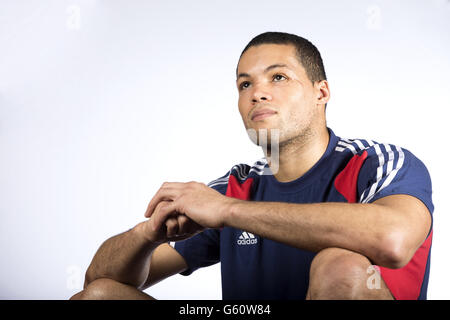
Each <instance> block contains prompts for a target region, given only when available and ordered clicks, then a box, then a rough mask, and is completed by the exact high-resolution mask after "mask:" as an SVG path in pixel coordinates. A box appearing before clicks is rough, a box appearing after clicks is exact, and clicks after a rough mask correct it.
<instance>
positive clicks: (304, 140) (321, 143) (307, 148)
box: [269, 127, 330, 182]
mask: <svg viewBox="0 0 450 320" xmlns="http://www.w3.org/2000/svg"><path fill="white" fill-rule="evenodd" d="M329 139H330V135H329V133H328V129H327V128H326V127H324V128H323V130H320V131H318V132H314V133H312V134H308V135H304V136H302V137H297V138H294V139H292V140H291V141H289V142H288V143H285V144H280V148H279V159H278V160H279V161H278V166H277V167H275V165H274V164H271V163H269V165H270V168H271V169H272V171H276V173H275V174H274V176H275V178H276V179H277V180H278V181H279V182H289V181H293V180H296V179H298V178H300V177H301V176H303V175H304V174H305V173H306V172H308V170H309V169H311V168H312V167H313V166H314V165H315V164H316V163H317V162H318V161H319V160H320V158H321V157H322V155H323V154H324V153H325V151H326V149H327V146H328V142H329ZM272 159H273V158H272ZM274 169H278V170H274Z"/></svg>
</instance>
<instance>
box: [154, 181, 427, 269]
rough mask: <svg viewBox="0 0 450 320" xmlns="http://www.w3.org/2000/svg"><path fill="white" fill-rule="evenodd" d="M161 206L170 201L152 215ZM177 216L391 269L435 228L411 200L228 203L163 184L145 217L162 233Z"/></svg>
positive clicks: (199, 190) (187, 186)
mask: <svg viewBox="0 0 450 320" xmlns="http://www.w3.org/2000/svg"><path fill="white" fill-rule="evenodd" d="M161 200H171V201H170V202H169V204H168V205H167V206H166V207H164V208H163V209H161V210H159V211H158V212H156V211H154V208H155V207H156V206H157V204H158V203H159V201H161ZM174 211H176V212H181V213H183V214H185V215H186V216H188V217H189V218H191V219H192V220H194V221H195V222H197V223H198V224H200V225H202V226H203V227H206V228H221V227H224V226H230V227H234V228H239V229H242V230H246V231H249V232H252V233H255V234H257V235H260V236H262V237H265V238H268V239H272V240H275V241H279V242H282V243H285V244H288V245H291V246H294V247H297V248H301V249H306V250H311V251H314V252H317V251H319V250H321V249H324V248H329V247H338V248H343V249H348V250H352V251H355V252H358V253H360V254H362V255H364V256H366V257H367V258H369V259H370V260H371V261H372V262H373V263H374V264H377V265H380V266H384V267H387V268H400V267H402V266H404V265H405V264H406V263H407V262H408V261H409V260H410V259H411V257H412V256H413V254H414V253H415V252H416V250H417V249H418V248H419V247H420V245H421V244H422V243H423V241H424V240H425V239H426V236H427V234H428V231H429V229H430V225H431V215H430V213H429V211H428V209H427V207H426V206H425V205H424V204H423V203H422V202H421V201H420V200H418V199H417V198H415V197H412V196H408V195H391V196H387V197H384V198H381V199H379V200H377V201H375V202H374V203H368V204H360V203H316V204H294V203H281V202H254V201H244V200H238V199H234V198H229V197H226V196H224V195H222V194H220V193H219V192H217V191H215V190H212V189H211V188H208V187H207V186H205V185H204V184H201V183H196V182H189V183H164V184H163V186H162V187H161V188H160V190H159V191H158V192H157V193H156V195H155V196H154V197H153V199H152V200H151V201H150V203H149V206H148V209H147V212H146V216H147V217H152V218H153V219H152V220H153V221H152V228H154V229H158V228H159V227H160V225H161V224H162V223H163V221H165V219H166V218H167V216H169V215H171V214H172V213H173V212H174Z"/></svg>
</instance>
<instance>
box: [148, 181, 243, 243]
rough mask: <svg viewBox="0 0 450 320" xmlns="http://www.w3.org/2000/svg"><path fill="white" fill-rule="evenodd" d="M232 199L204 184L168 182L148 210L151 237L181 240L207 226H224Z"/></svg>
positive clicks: (154, 238)
mask: <svg viewBox="0 0 450 320" xmlns="http://www.w3.org/2000/svg"><path fill="white" fill-rule="evenodd" d="M233 200H234V199H233V198H229V197H226V196H224V195H222V194H221V193H219V192H218V191H216V190H214V189H212V188H210V187H208V186H206V185H205V184H203V183H198V182H187V183H182V182H165V183H163V185H162V186H161V188H160V189H159V190H158V192H156V194H155V195H154V196H153V198H152V199H151V201H150V203H149V205H148V207H147V210H146V212H145V217H147V218H149V220H148V221H147V222H146V223H147V224H148V225H149V232H151V233H152V234H153V236H152V237H151V240H152V241H155V242H166V241H180V240H184V239H187V238H190V237H192V236H193V235H195V234H197V233H199V232H201V231H203V230H204V229H205V228H222V227H223V226H224V224H225V219H226V216H227V213H228V212H229V207H230V205H231V203H233Z"/></svg>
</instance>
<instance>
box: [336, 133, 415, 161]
mask: <svg viewBox="0 0 450 320" xmlns="http://www.w3.org/2000/svg"><path fill="white" fill-rule="evenodd" d="M334 151H335V152H336V154H343V155H353V156H364V157H365V158H369V159H374V160H376V159H377V160H379V161H383V159H385V158H386V159H387V160H389V159H393V158H394V157H395V158H400V159H404V158H405V157H408V158H415V156H414V154H413V153H412V152H411V151H409V150H408V149H406V148H404V147H401V146H399V145H398V144H392V143H386V142H378V141H376V140H370V139H348V138H340V137H338V140H337V144H336V147H335V150H334Z"/></svg>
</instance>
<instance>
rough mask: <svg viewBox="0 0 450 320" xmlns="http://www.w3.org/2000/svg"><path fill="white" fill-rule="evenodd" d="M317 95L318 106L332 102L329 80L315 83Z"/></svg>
mask: <svg viewBox="0 0 450 320" xmlns="http://www.w3.org/2000/svg"><path fill="white" fill-rule="evenodd" d="M314 87H315V89H316V90H315V91H316V93H317V96H316V99H317V103H318V104H326V103H328V101H329V100H330V88H329V86H328V81H327V80H321V81H317V82H315V83H314Z"/></svg>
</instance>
